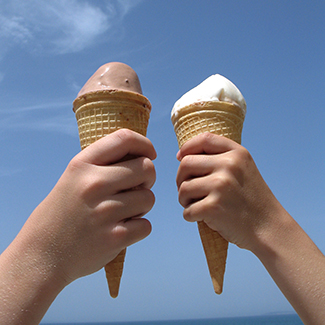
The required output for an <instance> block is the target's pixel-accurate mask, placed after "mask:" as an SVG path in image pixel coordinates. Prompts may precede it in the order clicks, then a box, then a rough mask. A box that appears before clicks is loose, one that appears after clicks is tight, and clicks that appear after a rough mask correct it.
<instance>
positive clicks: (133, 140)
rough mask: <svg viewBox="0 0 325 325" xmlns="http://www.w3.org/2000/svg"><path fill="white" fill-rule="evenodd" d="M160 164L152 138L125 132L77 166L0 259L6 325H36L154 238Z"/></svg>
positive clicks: (0, 313) (88, 152) (85, 154)
mask: <svg viewBox="0 0 325 325" xmlns="http://www.w3.org/2000/svg"><path fill="white" fill-rule="evenodd" d="M125 157H128V160H125V159H123V158H125ZM132 157H133V158H132ZM130 158H131V159H130ZM155 158H156V152H155V149H154V147H153V145H152V144H151V142H150V141H149V140H148V139H147V138H145V137H143V136H142V135H139V134H137V133H135V132H132V131H129V130H119V131H116V132H114V133H112V134H111V135H109V136H107V137H105V138H102V139H101V140H98V141H97V142H95V143H94V144H92V145H91V146H89V147H88V148H86V149H84V150H83V151H82V152H80V153H79V154H78V155H77V156H75V157H74V158H73V159H72V160H71V162H70V163H69V165H68V167H67V168H66V170H65V171H64V173H63V174H62V176H61V178H60V179H59V181H58V183H57V184H56V185H55V187H54V188H53V190H52V191H51V193H50V194H49V195H48V196H47V197H46V198H45V200H44V201H43V202H42V203H41V204H40V205H39V206H38V207H37V208H36V209H35V210H34V212H33V213H32V214H31V216H30V217H29V218H28V220H27V222H26V223H25V225H24V226H23V228H22V229H21V231H20V232H19V234H18V235H17V237H16V238H15V239H14V241H13V242H12V243H11V244H10V245H9V247H8V248H7V249H6V250H5V251H4V252H3V253H2V254H1V256H0V298H1V306H0V323H1V324H38V323H39V322H40V321H41V319H42V317H43V316H44V314H45V313H46V311H47V309H48V307H49V306H50V305H51V303H52V302H53V301H54V299H55V298H56V296H57V295H58V294H59V293H60V292H61V291H62V290H63V289H64V288H65V287H66V286H67V285H68V284H70V283H71V282H72V281H74V280H76V279H78V278H80V277H82V276H85V275H88V274H91V273H94V272H96V271H98V270H100V269H101V268H103V267H104V266H105V265H106V264H107V263H108V262H110V261H111V260H113V259H114V258H115V256H116V255H117V254H118V253H119V252H120V251H121V250H122V249H123V248H125V247H127V246H129V245H132V244H134V243H136V242H138V241H140V240H142V239H143V238H145V237H146V236H148V235H149V234H150V232H151V224H150V222H149V221H148V220H146V219H145V218H142V216H144V215H145V214H146V213H147V212H148V211H149V210H150V209H151V208H152V206H153V204H154V201H155V198H154V195H153V193H152V192H151V190H150V189H151V187H152V186H153V184H154V182H155V178H156V175H155V168H154V165H153V163H152V160H154V159H155Z"/></svg>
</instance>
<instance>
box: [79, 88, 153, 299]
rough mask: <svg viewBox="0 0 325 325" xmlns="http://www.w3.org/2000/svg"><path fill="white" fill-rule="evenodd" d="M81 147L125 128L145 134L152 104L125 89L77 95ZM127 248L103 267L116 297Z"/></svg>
mask: <svg viewBox="0 0 325 325" xmlns="http://www.w3.org/2000/svg"><path fill="white" fill-rule="evenodd" d="M73 110H74V112H75V114H76V119H77V123H78V131H79V138H80V145H81V149H84V148H86V147H87V146H89V145H90V144H91V143H93V142H95V141H96V140H98V139H100V138H102V137H104V136H106V135H108V134H110V133H112V132H114V131H116V130H118V129H121V128H127V129H130V130H133V131H135V132H138V133H140V134H142V135H144V136H146V133H147V127H148V123H149V116H150V110H151V104H150V102H149V100H148V99H147V98H146V97H145V96H143V95H141V94H138V93H135V92H131V91H124V90H114V89H110V90H98V91H93V92H88V93H86V94H83V95H81V96H79V97H77V98H76V99H75V100H74V102H73ZM125 253H126V249H123V250H122V251H121V252H120V253H119V254H118V255H117V257H116V258H115V259H114V260H112V261H111V262H110V263H108V264H107V265H106V266H105V271H106V278H107V282H108V287H109V291H110V295H111V296H112V297H113V298H116V297H117V296H118V292H119V286H120V281H121V277H122V273H123V264H124V259H125Z"/></svg>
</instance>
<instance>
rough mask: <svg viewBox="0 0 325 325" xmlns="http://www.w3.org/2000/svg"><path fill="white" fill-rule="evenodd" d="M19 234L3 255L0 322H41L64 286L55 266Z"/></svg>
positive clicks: (0, 285) (1, 262) (0, 281)
mask: <svg viewBox="0 0 325 325" xmlns="http://www.w3.org/2000/svg"><path fill="white" fill-rule="evenodd" d="M20 237H21V236H20V235H18V236H17V238H16V239H15V240H14V241H13V243H12V244H11V245H10V246H9V247H8V248H7V250H6V251H4V252H3V253H2V255H1V256H0V300H1V305H0V323H1V324H10V325H15V324H27V325H29V324H30V325H32V324H39V322H40V321H41V319H42V318H43V316H44V314H45V313H46V311H47V309H48V308H49V306H50V305H51V303H52V302H53V301H54V299H55V298H56V296H57V295H58V294H59V292H60V291H61V290H62V289H63V288H64V285H63V282H62V281H61V279H57V278H56V276H55V270H54V269H55V266H54V265H51V264H50V263H48V261H49V260H48V259H47V258H44V256H42V253H41V251H35V250H34V248H33V247H30V246H29V243H28V241H24V240H23V239H22V238H20Z"/></svg>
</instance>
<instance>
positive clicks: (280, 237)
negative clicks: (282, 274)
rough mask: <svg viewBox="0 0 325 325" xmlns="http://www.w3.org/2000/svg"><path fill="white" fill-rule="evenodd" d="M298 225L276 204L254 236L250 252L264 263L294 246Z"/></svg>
mask: <svg viewBox="0 0 325 325" xmlns="http://www.w3.org/2000/svg"><path fill="white" fill-rule="evenodd" d="M299 229H300V227H299V225H298V224H297V223H296V221H295V220H294V219H293V218H292V217H291V216H290V215H289V213H288V212H287V211H286V210H285V209H284V208H283V207H282V206H281V205H280V203H278V205H277V206H276V208H275V209H273V211H272V212H270V213H269V215H268V216H267V217H266V218H265V220H264V221H263V224H262V225H261V226H260V227H259V229H258V231H257V234H256V238H257V240H256V242H255V245H254V247H253V248H252V249H251V251H252V252H253V253H254V254H255V255H256V256H257V257H258V258H259V259H260V260H261V261H262V262H263V263H264V261H265V260H269V259H272V258H274V257H276V255H278V254H280V253H281V252H282V251H283V250H286V249H289V250H290V246H291V245H295V244H296V238H297V234H298V233H299Z"/></svg>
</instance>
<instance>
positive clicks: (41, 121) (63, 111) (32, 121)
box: [0, 102, 78, 136]
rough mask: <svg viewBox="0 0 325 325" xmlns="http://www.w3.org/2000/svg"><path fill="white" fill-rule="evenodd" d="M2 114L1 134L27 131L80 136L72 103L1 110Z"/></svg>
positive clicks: (0, 121) (54, 103)
mask: <svg viewBox="0 0 325 325" xmlns="http://www.w3.org/2000/svg"><path fill="white" fill-rule="evenodd" d="M1 114H2V118H1V120H0V133H1V132H4V133H6V132H7V131H10V130H26V129H27V130H34V131H35V130H36V131H41V132H43V131H45V132H59V133H64V134H67V135H70V136H78V131H77V122H76V119H75V116H74V113H73V112H72V108H71V103H70V102H69V103H67V102H52V103H43V104H38V105H32V106H21V107H15V109H8V110H4V109H1Z"/></svg>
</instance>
